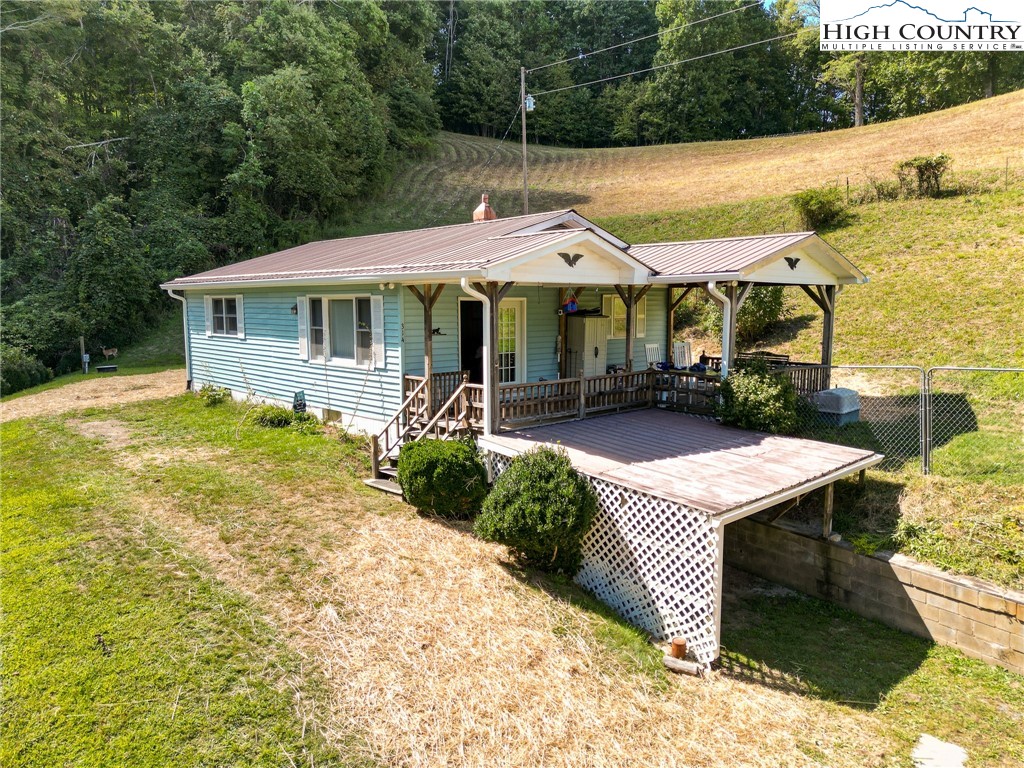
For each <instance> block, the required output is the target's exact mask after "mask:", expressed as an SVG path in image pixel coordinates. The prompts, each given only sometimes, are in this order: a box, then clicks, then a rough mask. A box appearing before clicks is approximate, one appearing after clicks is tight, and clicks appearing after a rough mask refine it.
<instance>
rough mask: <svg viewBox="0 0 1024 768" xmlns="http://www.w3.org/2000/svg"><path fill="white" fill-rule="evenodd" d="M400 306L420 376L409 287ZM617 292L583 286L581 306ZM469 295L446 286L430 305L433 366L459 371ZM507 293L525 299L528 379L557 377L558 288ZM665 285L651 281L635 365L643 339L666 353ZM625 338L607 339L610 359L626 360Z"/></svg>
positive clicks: (417, 327) (417, 313) (407, 360)
mask: <svg viewBox="0 0 1024 768" xmlns="http://www.w3.org/2000/svg"><path fill="white" fill-rule="evenodd" d="M401 291H402V293H401V302H402V311H403V323H402V338H403V344H402V346H403V350H404V352H403V357H404V364H405V372H406V373H408V374H412V375H415V376H422V375H423V305H422V304H420V302H419V300H418V299H417V298H416V297H415V296H414V295H413V294H412V292H411V291H410V290H409V289H408V288H404V287H403V288H402V289H401ZM608 294H611V295H615V289H614V288H611V287H609V288H601V289H600V290H598V291H595V290H594V289H593V288H587V289H586V291H584V292H583V293H582V294H581V296H580V297H579V298H580V306H581V307H588V308H589V307H600V306H601V302H602V299H601V297H602V296H604V295H608ZM460 297H463V298H471V297H470V296H469V295H468V294H465V293H463V291H462V288H461V287H460V286H458V285H448V286H446V287H445V289H444V292H443V293H442V294H441V296H440V298H438V300H437V303H436V304H435V305H434V311H433V317H432V325H433V326H434V328H440V330H441V333H442V334H443V335H440V336H434V337H433V340H432V346H433V354H434V371H435V372H442V371H457V370H459V309H458V304H459V298H460ZM508 298H511V299H526V355H527V361H526V380H527V381H538V380H539V379H541V378H544V379H555V378H558V356H557V345H558V288H554V287H541V286H513V287H512V289H511V290H510V291H509V292H508ZM665 299H666V289H665V287H664V286H654V287H652V288H651V290H649V291H648V292H647V335H646V336H645V337H643V338H638V339H635V340H634V342H633V362H634V367H635V368H643V367H645V364H646V357H645V355H644V344H660V345H661V351H662V356H663V357H666V358H667V356H668V353H669V351H670V350H669V348H668V343H667V340H666V329H665V311H666V306H667V304H666V301H665ZM625 353H626V343H625V340H624V339H609V340H608V363H609V364H622V363H623V362H625V359H626V354H625Z"/></svg>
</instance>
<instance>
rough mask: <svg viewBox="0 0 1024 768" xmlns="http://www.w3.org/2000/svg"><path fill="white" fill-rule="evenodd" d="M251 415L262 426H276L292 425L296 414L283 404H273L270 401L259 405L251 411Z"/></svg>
mask: <svg viewBox="0 0 1024 768" xmlns="http://www.w3.org/2000/svg"><path fill="white" fill-rule="evenodd" d="M249 415H250V416H251V417H252V420H253V421H254V422H256V423H257V424H259V425H260V426H261V427H275V428H276V427H287V426H290V425H291V423H292V420H293V419H294V418H295V414H293V413H292V412H291V409H289V408H285V407H284V406H281V405H271V404H270V403H264V404H263V405H257V406H256V407H255V408H253V409H252V410H251V411H250V412H249Z"/></svg>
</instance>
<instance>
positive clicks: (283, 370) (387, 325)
mask: <svg viewBox="0 0 1024 768" xmlns="http://www.w3.org/2000/svg"><path fill="white" fill-rule="evenodd" d="M474 218H475V219H477V220H476V221H474V222H472V223H467V224H461V225H454V226H446V227H436V228H432V229H421V230H415V231H410V232H395V233H390V234H381V235H371V236H367V237H352V238H345V239H340V240H328V241H322V242H315V243H309V244H306V245H302V246H298V247H296V248H291V249H289V250H285V251H281V252H279V253H271V254H268V255H266V256H261V257H259V258H256V259H251V260H249V261H245V262H241V263H239V264H232V265H229V266H225V267H220V268H218V269H214V270H210V271H209V272H204V273H202V274H198V275H191V276H188V277H181V278H178V279H176V280H172V281H171V282H169V283H167V284H165V285H164V286H163V288H164V289H165V290H166V291H167V292H168V293H169V294H170V295H171V296H173V297H174V298H176V299H178V300H179V301H181V302H183V304H184V310H185V311H184V317H185V349H186V364H187V375H188V382H189V387H190V388H197V387H200V386H202V385H204V384H212V385H216V386H221V387H227V388H229V389H230V390H231V391H232V393H233V394H234V395H235V396H236V397H239V398H241V397H252V398H256V399H260V400H268V401H277V402H280V403H282V404H287V405H291V404H292V403H293V402H294V401H295V399H296V397H297V395H298V393H302V395H303V397H304V400H305V403H306V405H307V407H308V408H309V409H311V410H314V411H316V412H318V413H319V414H320V415H322V416H323V417H325V418H326V419H328V420H335V421H338V422H340V423H341V424H342V425H343V426H344V427H345V428H346V429H350V430H353V429H354V430H361V431H365V432H367V433H368V434H369V435H370V440H371V446H372V457H373V463H374V475H375V476H376V477H380V476H382V475H386V474H388V472H389V469H390V468H389V467H388V466H387V465H388V463H389V461H390V460H392V459H393V458H394V457H395V456H396V455H397V450H398V447H399V446H400V445H401V444H402V443H403V442H405V441H408V440H414V439H418V438H420V437H422V436H425V435H432V436H438V437H447V436H451V435H453V434H460V433H464V432H466V431H473V432H476V433H477V434H478V445H479V446H480V447H481V449H482V450H483V451H484V452H485V453H486V455H487V456H488V461H489V463H490V466H491V470H492V471H493V472H495V473H500V472H501V471H502V469H503V468H504V467H505V466H507V465H508V461H509V460H510V459H511V457H513V456H515V455H516V454H517V453H519V452H521V451H523V450H528V449H529V448H530V447H531V446H533V445H537V444H543V443H548V444H552V443H554V444H558V445H560V446H562V447H563V448H564V449H565V450H566V451H567V452H568V454H569V455H570V458H571V459H572V461H573V462H574V464H575V465H576V466H577V468H578V469H579V470H580V471H581V472H583V473H584V474H586V475H587V476H588V477H589V478H590V479H591V482H592V483H593V485H594V488H595V490H596V491H597V492H598V496H599V499H600V505H599V514H598V518H597V519H596V521H595V523H594V526H593V528H592V530H591V532H590V533H589V534H588V538H587V540H586V541H585V542H584V567H583V570H582V571H581V572H580V575H579V577H578V579H579V580H580V581H581V583H583V584H584V585H585V586H587V587H588V588H589V589H591V590H592V591H593V592H594V593H595V594H597V595H598V596H599V597H601V598H602V599H603V600H605V601H606V602H608V603H609V604H611V605H612V606H613V607H615V608H616V609H617V610H618V611H619V613H621V614H622V615H623V616H625V617H626V618H628V619H629V620H631V621H633V622H634V623H637V624H639V625H641V626H643V627H645V628H647V629H648V630H649V631H650V632H652V633H653V634H654V635H655V636H660V637H667V636H675V635H682V636H684V637H686V638H687V639H688V640H689V641H690V645H691V648H692V649H693V653H694V655H695V658H696V659H697V660H698V661H700V662H701V663H705V664H706V663H709V662H710V661H711V660H712V659H714V658H715V657H716V656H717V653H718V637H719V632H718V627H719V626H720V622H719V612H720V610H721V601H720V592H721V579H722V562H723V551H724V549H723V543H722V542H723V538H722V537H723V534H724V528H725V526H726V524H727V523H729V522H731V521H733V520H737V519H740V518H742V517H744V516H747V515H750V514H753V513H755V512H757V511H759V510H761V509H765V508H767V507H769V506H772V505H775V504H779V503H781V502H784V501H786V500H789V499H793V498H797V497H799V496H801V495H803V494H806V493H808V492H810V491H811V490H814V489H815V488H821V487H824V488H826V489H828V492H829V496H828V498H829V499H831V490H830V489H831V487H832V483H834V482H835V480H836V479H838V478H840V477H843V476H844V475H847V474H850V473H851V472H860V471H862V470H863V469H864V468H866V467H867V466H870V465H871V464H873V463H875V462H877V461H878V460H880V459H881V457H880V456H876V455H875V454H872V453H871V452H866V451H859V450H854V449H848V448H841V447H838V446H825V445H824V444H821V443H814V442H812V441H808V440H794V439H793V438H784V437H777V436H771V435H758V434H757V433H749V432H742V431H739V430H733V429H730V428H727V427H723V426H721V425H718V424H715V423H713V422H710V421H707V420H701V419H696V418H694V417H692V416H688V415H684V414H685V412H690V413H694V412H697V413H707V412H708V411H709V410H710V409H711V407H713V404H714V401H715V398H716V396H717V389H718V385H719V383H720V382H721V380H722V378H724V377H725V376H727V375H728V371H729V369H730V367H731V366H732V364H733V361H734V359H735V357H736V353H735V333H736V323H735V317H736V312H737V311H738V310H739V308H740V306H741V305H742V303H743V301H744V299H745V298H746V296H747V294H748V291H749V290H750V288H751V287H752V286H753V285H756V284H773V285H797V286H800V287H801V288H802V289H803V290H804V291H806V292H807V294H808V295H810V296H811V298H812V299H813V300H814V301H815V303H817V305H818V306H819V307H820V308H821V309H822V311H823V313H824V318H825V322H824V325H823V327H824V332H823V336H822V346H821V359H820V361H815V363H814V364H808V365H804V364H797V363H792V362H791V361H788V360H786V359H784V358H781V357H776V358H774V359H773V362H774V363H775V364H776V365H778V366H779V367H780V368H781V369H783V372H784V373H786V374H788V375H791V376H792V377H793V378H794V380H795V381H796V382H797V383H798V385H799V386H800V388H801V389H803V390H804V391H815V390H818V389H824V388H827V387H828V375H829V368H828V366H829V365H830V364H831V358H832V333H833V318H834V310H835V301H836V298H837V295H838V293H839V291H840V289H841V288H842V287H843V286H845V285H847V284H853V283H860V282H864V281H865V280H866V278H865V277H864V275H863V274H862V273H861V272H860V271H859V270H857V268H856V267H854V266H853V265H852V264H851V263H850V262H849V261H847V260H846V259H845V258H844V257H843V256H841V255H840V254H839V253H837V252H836V251H835V250H834V249H833V248H831V247H830V246H829V245H828V244H827V243H825V242H824V241H823V240H821V238H819V237H818V236H817V235H815V234H814V233H813V232H799V233H792V234H782V235H766V236H763V237H748V238H732V239H726V240H705V241H692V242H684V243H653V244H641V245H631V244H629V243H626V242H625V241H623V240H622V239H620V238H618V237H616V236H615V235H614V234H613V233H611V232H608V231H606V230H604V229H602V228H601V227H598V226H597V225H595V224H594V223H593V222H591V221H588V220H587V219H586V218H584V217H583V216H580V215H579V214H578V213H576V212H575V211H572V210H565V211H552V212H548V213H537V214H530V215H527V216H518V217H513V218H505V219H498V218H495V217H494V214H493V211H491V209H490V207H489V206H488V205H487V203H486V198H485V200H484V202H483V203H482V204H481V206H480V207H479V208H478V209H477V211H476V212H475V213H474ZM696 289H699V290H702V291H704V292H706V293H707V294H708V295H709V296H711V297H712V298H713V299H714V300H715V301H716V302H717V303H718V305H719V306H720V307H721V308H722V312H723V334H722V344H721V348H722V355H721V356H720V357H716V358H706V359H705V361H704V362H705V363H706V366H704V365H701V364H700V363H698V361H696V360H694V359H693V358H692V355H691V353H690V350H689V347H688V345H687V344H685V343H684V342H677V341H676V340H675V339H673V334H672V315H673V310H674V308H675V306H676V305H677V304H678V303H679V301H680V300H681V299H682V297H683V296H685V295H686V294H687V293H689V292H690V291H692V290H696ZM625 411H635V412H629V413H623V412H625ZM670 411H682V412H684V413H671V412H670ZM599 415H604V418H590V417H592V416H599ZM370 482H383V481H378V480H372V481H370ZM830 515H831V506H830V502H829V505H828V512H827V514H826V529H827V528H828V525H829V522H828V521H829V520H830Z"/></svg>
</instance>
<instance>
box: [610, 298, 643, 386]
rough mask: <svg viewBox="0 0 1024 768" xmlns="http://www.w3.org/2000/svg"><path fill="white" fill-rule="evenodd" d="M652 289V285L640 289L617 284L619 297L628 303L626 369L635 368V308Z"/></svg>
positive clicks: (624, 302)
mask: <svg viewBox="0 0 1024 768" xmlns="http://www.w3.org/2000/svg"><path fill="white" fill-rule="evenodd" d="M650 289H651V286H649V285H645V286H644V287H643V288H641V289H640V290H639V291H637V290H636V286H633V285H627V286H626V287H625V288H623V287H622V286H621V285H616V286H615V292H616V293H618V294H619V298H620V299H622V303H623V304H625V305H626V370H627V371H632V370H633V341H634V339H633V337H634V336H635V335H636V331H635V328H634V327H633V326H634V325H635V320H634V313H633V308H634V307H635V306H636V305H637V304H638V303H639V302H640V299H642V298H643V297H644V296H646V295H647V292H648V291H649V290H650Z"/></svg>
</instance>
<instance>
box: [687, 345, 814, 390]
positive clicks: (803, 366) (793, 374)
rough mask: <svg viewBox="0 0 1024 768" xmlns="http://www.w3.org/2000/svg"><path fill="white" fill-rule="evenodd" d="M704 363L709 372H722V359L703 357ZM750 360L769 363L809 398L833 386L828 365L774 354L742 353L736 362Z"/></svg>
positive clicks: (771, 368) (776, 371)
mask: <svg viewBox="0 0 1024 768" xmlns="http://www.w3.org/2000/svg"><path fill="white" fill-rule="evenodd" d="M701 360H702V361H706V365H707V366H708V370H711V371H721V370H722V358H721V357H715V356H713V355H703V356H702V357H701ZM750 360H761V361H763V362H765V363H767V365H768V368H769V370H771V371H773V372H775V373H777V374H779V375H780V376H786V377H787V378H788V379H789V380H790V381H792V382H793V386H795V387H796V391H797V394H798V395H803V396H805V397H806V396H808V395H813V394H814V393H815V392H820V391H821V390H823V389H829V388H830V387H831V386H832V373H831V369H830V368H829V366H827V365H819V364H817V363H801V362H798V361H796V360H790V359H789V355H777V354H775V353H773V352H741V353H740V354H738V355H736V361H737V362H738V363H743V362H746V361H750Z"/></svg>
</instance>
